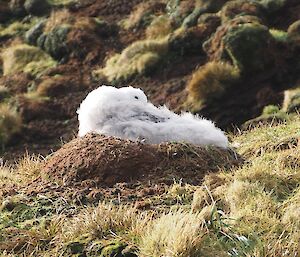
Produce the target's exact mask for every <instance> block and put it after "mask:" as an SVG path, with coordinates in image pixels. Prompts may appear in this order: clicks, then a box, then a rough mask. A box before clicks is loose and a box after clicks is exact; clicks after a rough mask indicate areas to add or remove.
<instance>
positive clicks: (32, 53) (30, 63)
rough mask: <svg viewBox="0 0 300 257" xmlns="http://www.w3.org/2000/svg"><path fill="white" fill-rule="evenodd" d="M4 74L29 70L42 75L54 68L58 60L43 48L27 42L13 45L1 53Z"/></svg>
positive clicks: (35, 74) (34, 74)
mask: <svg viewBox="0 0 300 257" xmlns="http://www.w3.org/2000/svg"><path fill="white" fill-rule="evenodd" d="M1 58H2V61H3V74H4V75H9V74H13V73H16V72H27V73H30V74H31V75H33V76H40V75H41V74H42V73H43V72H45V70H46V69H48V68H52V67H54V66H55V65H56V62H55V61H54V60H53V59H52V58H51V57H50V56H49V55H48V54H46V53H45V52H43V51H42V50H41V49H39V48H37V47H34V46H29V45H26V44H17V45H12V46H10V47H8V48H6V49H4V51H3V52H2V53H1Z"/></svg>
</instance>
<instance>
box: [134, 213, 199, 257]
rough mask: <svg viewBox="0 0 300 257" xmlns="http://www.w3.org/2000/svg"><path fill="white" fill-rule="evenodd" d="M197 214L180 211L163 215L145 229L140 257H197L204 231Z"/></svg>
mask: <svg viewBox="0 0 300 257" xmlns="http://www.w3.org/2000/svg"><path fill="white" fill-rule="evenodd" d="M201 221H202V218H201V215H200V214H199V213H197V214H193V213H187V212H183V211H181V210H179V211H177V212H171V213H168V214H165V215H163V216H161V217H160V218H158V219H157V220H154V221H152V224H151V225H150V226H149V225H148V227H147V231H146V233H145V235H144V236H143V237H142V240H141V244H140V247H139V248H140V255H141V256H153V257H158V256H182V257H184V256H186V257H193V256H199V254H200V249H199V244H200V242H201V241H202V240H203V236H204V235H205V229H204V226H203V223H202V222H201Z"/></svg>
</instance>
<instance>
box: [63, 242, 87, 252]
mask: <svg viewBox="0 0 300 257" xmlns="http://www.w3.org/2000/svg"><path fill="white" fill-rule="evenodd" d="M84 247H85V246H84V244H83V243H81V242H71V243H69V244H68V245H67V248H68V249H69V250H70V254H80V253H82V252H83V250H84Z"/></svg>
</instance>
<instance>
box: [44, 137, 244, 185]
mask: <svg viewBox="0 0 300 257" xmlns="http://www.w3.org/2000/svg"><path fill="white" fill-rule="evenodd" d="M239 161H240V160H237V159H236V157H235V156H234V153H233V152H232V151H230V150H225V149H218V148H215V147H206V148H205V147H200V146H193V145H186V144H179V143H178V144H176V143H163V144H159V145H148V144H142V143H139V142H132V141H129V140H121V139H118V138H114V137H105V136H100V135H95V134H88V135H87V136H85V137H83V138H77V139H74V140H73V141H71V142H70V143H68V144H66V145H64V146H63V147H62V148H61V149H60V150H58V151H57V152H56V153H54V155H53V156H52V157H50V158H49V160H48V161H47V162H46V165H45V168H44V169H43V173H45V174H47V175H48V176H49V177H51V178H52V179H55V180H59V181H61V182H63V183H64V184H65V185H69V186H72V185H74V184H76V183H81V182H83V181H85V180H92V181H93V183H95V185H102V186H105V185H108V186H111V185H114V184H115V183H118V182H128V181H131V180H146V181H147V180H152V179H154V180H157V179H159V178H164V179H165V180H168V179H169V180H170V181H173V179H175V178H184V180H191V183H197V182H199V181H200V180H201V179H202V178H203V176H204V175H205V173H207V172H214V171H217V170H218V169H219V168H220V167H230V166H232V165H237V164H238V163H239Z"/></svg>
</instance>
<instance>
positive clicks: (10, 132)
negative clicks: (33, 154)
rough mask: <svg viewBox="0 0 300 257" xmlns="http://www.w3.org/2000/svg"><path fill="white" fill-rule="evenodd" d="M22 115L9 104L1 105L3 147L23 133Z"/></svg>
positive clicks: (0, 126)
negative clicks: (16, 135) (15, 136)
mask: <svg viewBox="0 0 300 257" xmlns="http://www.w3.org/2000/svg"><path fill="white" fill-rule="evenodd" d="M21 128H22V120H21V117H20V115H19V114H18V113H17V111H16V110H14V109H13V108H12V107H11V106H10V105H9V104H6V103H3V104H1V105H0V145H1V146H2V147H3V146H4V145H5V144H7V143H8V142H9V140H11V139H12V137H13V136H14V135H15V134H17V133H18V132H20V131H21Z"/></svg>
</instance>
